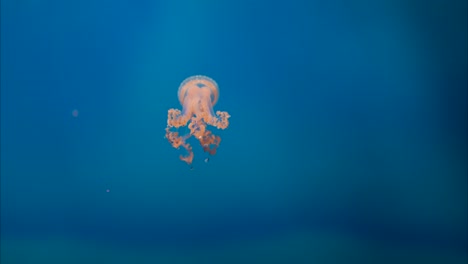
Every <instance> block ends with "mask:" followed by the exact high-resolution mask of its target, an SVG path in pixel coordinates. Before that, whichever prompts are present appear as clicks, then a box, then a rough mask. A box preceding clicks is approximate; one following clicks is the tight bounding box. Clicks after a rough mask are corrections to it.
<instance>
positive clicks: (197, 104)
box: [166, 75, 230, 164]
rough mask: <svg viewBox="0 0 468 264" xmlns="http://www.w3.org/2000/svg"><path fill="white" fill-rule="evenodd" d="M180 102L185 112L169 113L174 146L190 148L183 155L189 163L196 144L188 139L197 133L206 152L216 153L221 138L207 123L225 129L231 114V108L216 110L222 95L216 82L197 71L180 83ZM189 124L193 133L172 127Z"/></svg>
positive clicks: (196, 136) (169, 125) (169, 139)
mask: <svg viewBox="0 0 468 264" xmlns="http://www.w3.org/2000/svg"><path fill="white" fill-rule="evenodd" d="M178 97H179V102H180V104H181V105H182V112H181V111H180V110H178V109H169V111H168V114H167V127H166V138H167V140H168V141H169V143H171V144H172V146H173V147H174V148H179V147H181V146H182V147H183V148H185V149H186V150H187V152H188V154H187V155H186V156H182V155H181V156H180V159H181V160H183V161H185V162H186V163H187V164H191V163H192V161H193V151H192V146H190V144H189V143H187V139H188V138H190V137H191V136H194V137H195V138H196V139H197V140H198V141H199V142H200V144H201V145H202V147H203V150H204V151H205V152H208V153H210V154H211V155H214V154H216V149H217V148H218V146H219V143H220V142H221V138H220V137H219V136H215V135H213V134H212V133H211V131H209V130H208V129H207V124H208V125H211V126H214V127H216V128H219V129H225V128H227V127H228V125H229V121H228V119H229V117H230V115H229V114H228V113H227V112H221V111H216V114H215V113H214V111H213V106H214V105H215V104H216V102H217V101H218V98H219V91H218V85H217V84H216V82H215V81H214V80H213V79H211V78H209V77H206V76H203V75H195V76H192V77H189V78H187V79H185V80H184V81H183V82H182V83H181V84H180V86H179V92H178ZM181 126H188V128H189V129H190V134H188V135H185V136H180V135H179V133H178V132H175V131H171V128H173V127H174V128H179V127H181Z"/></svg>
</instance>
